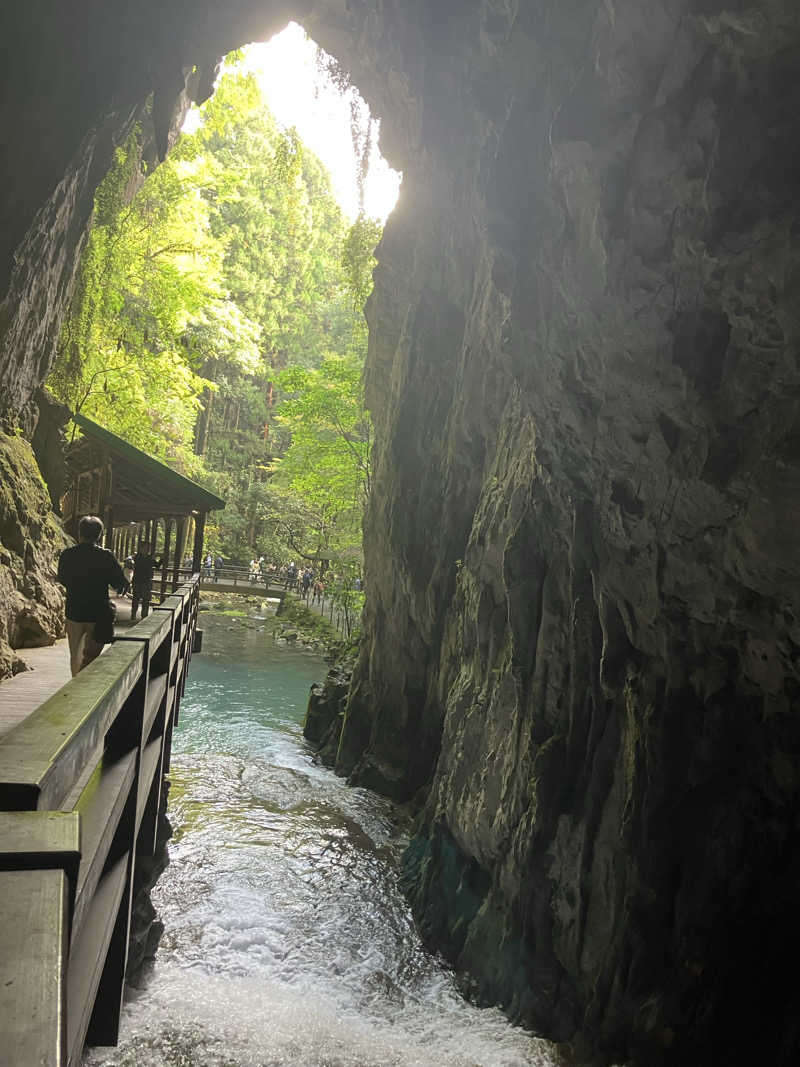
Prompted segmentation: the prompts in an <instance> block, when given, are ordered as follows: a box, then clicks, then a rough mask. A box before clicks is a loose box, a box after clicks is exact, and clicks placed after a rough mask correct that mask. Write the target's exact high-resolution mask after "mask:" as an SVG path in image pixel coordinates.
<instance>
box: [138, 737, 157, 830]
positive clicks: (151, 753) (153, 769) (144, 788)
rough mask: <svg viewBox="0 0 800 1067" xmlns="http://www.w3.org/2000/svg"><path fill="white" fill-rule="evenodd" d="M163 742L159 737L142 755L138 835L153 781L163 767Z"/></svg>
mask: <svg viewBox="0 0 800 1067" xmlns="http://www.w3.org/2000/svg"><path fill="white" fill-rule="evenodd" d="M161 741H162V739H161V738H160V737H157V738H156V739H155V741H151V742H150V744H149V745H148V746H147V747H146V748H145V750H144V752H143V753H142V761H141V764H140V767H139V796H138V801H137V804H136V832H137V833H138V832H139V826H140V824H141V821H142V814H143V812H144V809H145V805H146V804H147V798H148V796H149V794H150V786H151V785H152V784H153V779H154V778H155V776H156V773H157V772H158V771H159V769H160V767H161Z"/></svg>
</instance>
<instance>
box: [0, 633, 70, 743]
mask: <svg viewBox="0 0 800 1067" xmlns="http://www.w3.org/2000/svg"><path fill="white" fill-rule="evenodd" d="M17 655H18V656H19V657H20V659H21V660H23V661H24V662H25V664H26V665H27V666H28V668H29V670H27V671H22V673H21V674H16V675H14V677H13V678H7V679H6V680H5V681H4V682H0V737H3V736H5V734H7V733H8V731H9V730H13V728H14V727H15V726H17V725H18V724H19V723H21V722H22V720H23V719H27V717H28V716H29V715H30V714H31V712H32V711H35V710H36V709H37V708H38V707H39V705H40V704H43V703H44V702H45V700H47V699H48V698H49V697H51V696H52V695H53V693H56V692H57V691H58V690H59V689H60V688H61V686H62V685H64V683H65V682H68V681H69V679H70V673H69V648H68V647H67V639H66V637H62V639H61V640H60V641H56V643H55V644H54V645H50V646H48V647H47V648H21V649H18V650H17Z"/></svg>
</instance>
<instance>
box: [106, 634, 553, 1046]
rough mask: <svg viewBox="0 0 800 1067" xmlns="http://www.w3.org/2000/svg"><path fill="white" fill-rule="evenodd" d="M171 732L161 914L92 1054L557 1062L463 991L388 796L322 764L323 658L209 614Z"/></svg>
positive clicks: (157, 902)
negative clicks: (318, 718) (307, 719)
mask: <svg viewBox="0 0 800 1067" xmlns="http://www.w3.org/2000/svg"><path fill="white" fill-rule="evenodd" d="M203 626H204V629H205V643H204V648H205V651H204V653H203V654H201V655H198V656H196V657H195V658H194V659H193V660H192V666H191V672H190V681H189V685H188V687H187V690H186V694H185V696H184V701H183V706H182V710H181V721H180V724H179V727H178V729H177V731H176V734H175V739H174V749H173V761H172V771H171V778H172V782H173V785H172V793H171V797H170V818H171V820H172V823H173V826H174V827H175V835H174V838H173V840H172V842H171V844H170V857H171V862H170V866H169V868H168V869H167V871H166V872H165V874H164V875H163V876H162V879H161V881H160V883H159V885H158V887H157V889H156V892H155V895H154V903H155V905H156V908H157V909H158V911H159V914H160V916H161V918H162V920H163V922H164V925H165V932H164V937H163V939H162V942H161V946H160V948H159V952H158V956H157V959H156V962H155V964H154V966H153V969H152V972H151V974H150V975H149V977H148V979H147V981H146V982H145V983H144V984H143V987H142V988H141V989H140V990H138V991H134V994H133V996H132V997H131V998H130V1000H129V1003H128V1004H127V1005H126V1007H125V1012H124V1020H123V1028H122V1037H121V1043H120V1046H119V1048H117V1049H114V1050H111V1049H104V1050H100V1049H96V1050H94V1051H92V1052H90V1053H89V1054H88V1055H87V1057H86V1060H85V1062H86V1064H87V1065H91V1067H100V1065H107V1067H110V1065H112V1064H113V1065H125V1067H133V1065H136V1067H189V1065H208V1067H285V1065H290V1064H291V1065H297V1067H525V1065H537V1067H554V1065H555V1064H556V1063H557V1062H558V1061H557V1058H556V1056H555V1054H554V1053H553V1051H552V1049H551V1046H549V1045H548V1044H547V1043H546V1042H543V1041H539V1040H537V1039H535V1038H533V1037H531V1036H530V1035H528V1034H525V1033H523V1032H522V1031H520V1030H518V1029H515V1028H514V1027H512V1026H510V1025H509V1024H508V1022H507V1021H506V1020H505V1019H504V1017H503V1016H502V1015H501V1014H500V1013H499V1012H497V1011H494V1010H480V1009H477V1008H475V1007H473V1006H471V1005H469V1004H467V1003H466V1002H465V1001H464V1000H463V999H462V998H461V996H460V995H459V993H458V990H457V987H456V984H455V982H454V980H453V976H452V974H451V973H450V972H449V970H448V969H447V968H446V967H445V966H444V965H443V964H442V963H441V961H439V960H437V959H436V958H435V957H433V956H431V955H430V954H429V953H428V952H427V951H426V950H425V949H424V948H423V946H422V945H421V943H420V941H419V939H418V937H417V935H416V932H415V930H414V926H413V923H412V921H411V917H410V915H409V913H408V909H407V907H406V904H405V901H404V899H403V898H402V896H401V895H400V893H399V891H398V889H397V884H396V861H397V857H398V855H399V853H400V851H401V849H402V846H403V839H402V836H401V835H400V834H399V832H398V831H397V830H396V829H395V824H394V823H393V821H392V818H391V816H392V811H391V808H390V806H389V805H388V803H387V802H386V801H384V800H382V799H381V798H379V797H377V796H375V795H374V794H372V793H369V792H368V791H366V790H362V789H351V788H348V787H347V786H346V785H345V784H344V783H343V782H342V781H341V779H338V778H336V777H335V775H333V774H332V773H331V772H329V771H327V770H326V769H324V768H322V767H319V766H317V765H316V764H315V763H314V760H313V756H312V754H311V752H310V751H309V749H308V747H307V746H306V744H305V742H304V740H303V738H302V732H301V724H302V719H303V714H304V712H305V705H306V701H307V696H308V689H309V686H310V685H311V683H312V682H314V681H316V680H318V679H320V678H321V677H322V676H323V675H324V673H325V670H326V667H325V664H324V663H323V662H322V661H321V660H319V659H318V658H316V657H314V656H311V655H308V654H305V653H303V652H301V651H295V650H291V649H287V648H281V647H278V646H276V645H275V644H274V643H273V642H272V640H271V638H270V637H269V636H268V635H265V634H263V633H257V632H254V631H252V630H247V629H245V628H244V627H243V625H242V624H241V623H238V624H237V623H234V622H231V621H229V620H224V621H223V620H218V619H215V620H209V618H208V616H204V622H203Z"/></svg>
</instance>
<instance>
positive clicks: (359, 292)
mask: <svg viewBox="0 0 800 1067" xmlns="http://www.w3.org/2000/svg"><path fill="white" fill-rule="evenodd" d="M382 232H383V227H382V226H381V223H380V222H379V221H378V219H371V218H370V217H369V216H368V215H365V214H363V212H362V213H361V214H360V215H359V216H358V218H357V219H356V221H355V222H354V223H353V225H352V226H351V227H350V231H349V233H348V234H347V237H346V238H345V242H344V246H343V248H342V267H343V268H344V272H345V277H346V279H347V285H348V288H349V290H350V295H351V298H352V301H353V310H354V311H355V312H356V314H359V315H360V314H361V311H362V309H363V307H364V304H366V302H367V297H368V296H369V294H370V293H371V292H372V272H373V270H374V269H375V265H376V263H377V260H376V259H375V245H377V243H378V241H379V240H380V239H381V233H382Z"/></svg>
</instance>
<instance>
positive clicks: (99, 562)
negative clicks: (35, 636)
mask: <svg viewBox="0 0 800 1067" xmlns="http://www.w3.org/2000/svg"><path fill="white" fill-rule="evenodd" d="M102 536H103V523H102V520H101V519H98V518H97V516H96V515H84V517H83V518H82V519H81V521H80V522H79V523H78V544H77V545H74V546H73V547H72V548H65V549H64V551H63V552H62V553H61V555H60V556H59V558H58V580H59V582H61V584H62V585H63V586H65V587H66V590H67V604H66V611H65V614H66V617H67V641H68V642H69V665H70V669H71V671H72V676H73V678H74V677H75V675H76V674H78V672H79V671H82V670H83V668H84V667H85V666H87V664H89V663H91V662H92V660H93V659H97V657H98V656H99V655H100V653H101V652H102V651H103V645H104V644H105V643H106V641H105V640H103V638H104V637H105V635H104V634H102V633H101V632H96V630H95V628H96V627H97V625H98V623H100V626H101V629H102V626H103V623H104V622H106V623H107V622H108V619H109V618H110V614H109V606H108V587H109V586H113V588H114V589H116V590H117V592H118V593H125V592H127V591H128V588H129V586H128V581H127V579H126V578H125V575H124V574H123V572H122V568H121V567H120V565H119V563H117V561H116V559H115V558H114V554H113V552H109V551H108V549H106V548H101V547H100V539H101V538H102ZM112 625H113V624H112ZM98 638H99V640H98Z"/></svg>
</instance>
